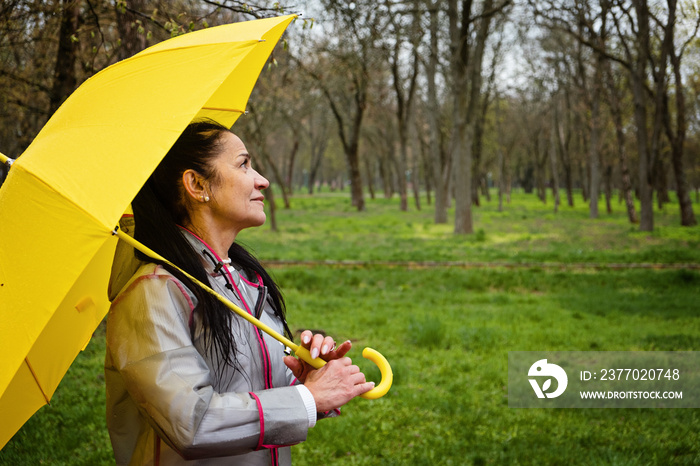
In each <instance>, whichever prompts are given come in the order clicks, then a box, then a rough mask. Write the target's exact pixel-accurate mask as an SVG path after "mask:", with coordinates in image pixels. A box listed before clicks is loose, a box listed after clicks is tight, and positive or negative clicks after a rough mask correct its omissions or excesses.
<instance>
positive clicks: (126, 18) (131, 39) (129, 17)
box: [114, 0, 146, 60]
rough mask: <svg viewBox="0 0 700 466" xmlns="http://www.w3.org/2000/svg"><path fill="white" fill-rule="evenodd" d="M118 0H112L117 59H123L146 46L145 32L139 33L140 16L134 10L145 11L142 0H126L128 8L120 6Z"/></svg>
mask: <svg viewBox="0 0 700 466" xmlns="http://www.w3.org/2000/svg"><path fill="white" fill-rule="evenodd" d="M118 3H119V2H114V4H115V6H114V9H115V11H116V18H117V31H118V32H119V39H120V45H119V47H118V48H117V50H116V52H117V60H125V59H127V58H129V57H131V56H134V55H136V54H137V53H139V52H140V51H142V50H143V49H145V48H146V34H145V33H139V26H140V23H139V22H138V21H140V20H141V18H140V17H139V16H138V15H137V14H136V13H134V12H135V11H145V10H146V5H145V1H144V0H128V2H126V3H128V5H129V8H128V9H127V8H121V7H120V6H119V5H118Z"/></svg>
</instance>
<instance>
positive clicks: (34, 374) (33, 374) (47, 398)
mask: <svg viewBox="0 0 700 466" xmlns="http://www.w3.org/2000/svg"><path fill="white" fill-rule="evenodd" d="M24 362H25V363H27V367H28V368H29V372H31V373H32V377H34V380H35V381H36V386H37V387H39V391H41V394H42V395H44V399H45V400H46V404H50V402H49V397H48V396H46V393H45V392H44V389H43V388H41V383H39V379H38V378H37V377H36V373H35V372H34V369H33V368H32V365H31V364H29V359H27V358H24Z"/></svg>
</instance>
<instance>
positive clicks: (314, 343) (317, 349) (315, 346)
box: [309, 333, 324, 359]
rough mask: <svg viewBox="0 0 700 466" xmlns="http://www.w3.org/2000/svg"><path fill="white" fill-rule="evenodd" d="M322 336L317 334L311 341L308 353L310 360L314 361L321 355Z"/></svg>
mask: <svg viewBox="0 0 700 466" xmlns="http://www.w3.org/2000/svg"><path fill="white" fill-rule="evenodd" d="M323 340H324V338H323V335H321V334H320V333H317V334H316V335H314V337H313V338H312V339H311V346H310V348H309V351H310V352H311V359H316V358H317V357H318V356H319V355H320V354H321V346H322V345H323Z"/></svg>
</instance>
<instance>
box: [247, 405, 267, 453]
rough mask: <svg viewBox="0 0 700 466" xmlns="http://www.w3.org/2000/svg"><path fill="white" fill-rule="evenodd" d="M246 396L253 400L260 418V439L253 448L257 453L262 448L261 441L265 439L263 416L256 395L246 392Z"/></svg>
mask: <svg viewBox="0 0 700 466" xmlns="http://www.w3.org/2000/svg"><path fill="white" fill-rule="evenodd" d="M248 394H249V395H250V396H252V397H253V398H255V403H256V404H257V405H258V415H259V416H260V438H259V439H258V446H257V447H255V451H258V450H260V449H261V448H263V439H264V438H265V415H264V414H263V410H262V404H261V403H260V398H258V395H256V394H255V393H253V392H248Z"/></svg>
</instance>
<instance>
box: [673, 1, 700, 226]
mask: <svg viewBox="0 0 700 466" xmlns="http://www.w3.org/2000/svg"><path fill="white" fill-rule="evenodd" d="M668 5H669V10H671V9H673V11H674V12H675V8H676V1H675V0H668ZM670 21H671V15H669V22H670ZM670 57H671V64H672V65H673V77H674V80H675V83H676V92H675V94H676V131H675V134H674V131H673V129H672V128H671V122H670V116H669V114H668V112H666V113H665V126H666V134H667V135H668V139H669V141H671V163H672V165H673V175H674V177H675V179H676V195H677V196H678V204H679V207H680V211H681V212H680V214H681V225H682V226H686V227H687V226H693V225H697V223H698V222H697V220H696V218H695V213H694V212H693V203H692V201H691V200H690V191H689V189H688V182H687V180H686V177H685V169H684V168H683V146H684V144H685V134H686V129H687V119H686V107H685V95H684V93H683V81H682V79H681V56H680V54H677V53H676V52H675V50H673V49H672V50H671V52H670ZM666 108H668V105H666ZM696 195H697V188H696Z"/></svg>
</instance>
